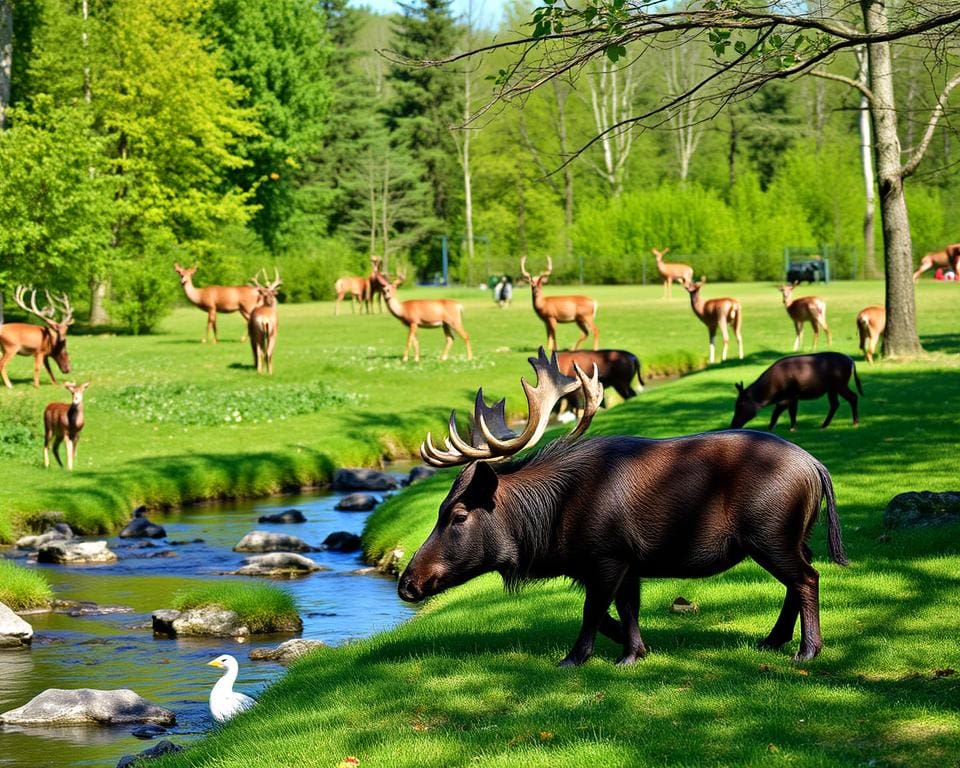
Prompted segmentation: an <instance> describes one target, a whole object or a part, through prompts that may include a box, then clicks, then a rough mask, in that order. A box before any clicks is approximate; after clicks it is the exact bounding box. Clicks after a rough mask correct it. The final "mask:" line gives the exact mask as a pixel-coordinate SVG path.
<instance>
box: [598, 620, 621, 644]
mask: <svg viewBox="0 0 960 768" xmlns="http://www.w3.org/2000/svg"><path fill="white" fill-rule="evenodd" d="M598 629H599V630H600V634H601V635H605V636H606V637H609V638H610V639H611V640H613V642H615V643H620V644H621V645H622V644H623V643H624V642H625V641H624V638H625V637H626V635H624V633H623V624H621V623H620V622H619V621H618V620H617V619H615V618H613V616H611V615H610V614H609V613H608V614H606V615H605V616H604V617H603V618H602V619H600V626H599V627H598Z"/></svg>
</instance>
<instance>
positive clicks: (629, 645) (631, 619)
mask: <svg viewBox="0 0 960 768" xmlns="http://www.w3.org/2000/svg"><path fill="white" fill-rule="evenodd" d="M615 601H616V605H617V613H619V614H620V623H621V624H622V625H623V635H624V638H623V655H622V656H621V657H620V658H619V659H618V660H617V665H618V666H626V665H627V664H633V663H634V662H635V661H636V660H637V659H642V658H643V657H644V656H646V655H647V649H646V648H645V647H644V645H643V640H642V639H641V638H640V624H639V623H638V617H639V615H640V579H639V578H635V577H634V576H633V575H632V574H628V575H627V577H626V578H625V579H624V580H623V581H622V582H621V583H620V589H618V590H617V594H616V597H615Z"/></svg>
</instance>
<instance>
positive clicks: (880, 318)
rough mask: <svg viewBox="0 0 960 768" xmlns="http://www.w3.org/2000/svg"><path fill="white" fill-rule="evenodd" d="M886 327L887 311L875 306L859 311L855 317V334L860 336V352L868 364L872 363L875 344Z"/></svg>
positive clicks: (875, 348)
mask: <svg viewBox="0 0 960 768" xmlns="http://www.w3.org/2000/svg"><path fill="white" fill-rule="evenodd" d="M886 327H887V310H886V309H885V308H884V307H878V306H876V305H874V306H871V307H866V308H864V309H862V310H860V314H859V315H857V334H858V335H859V336H860V351H861V352H863V356H864V357H865V358H866V359H867V362H868V363H872V362H873V356H874V355H875V354H876V352H877V344H878V343H879V341H880V338H881V337H882V336H883V332H884V330H886Z"/></svg>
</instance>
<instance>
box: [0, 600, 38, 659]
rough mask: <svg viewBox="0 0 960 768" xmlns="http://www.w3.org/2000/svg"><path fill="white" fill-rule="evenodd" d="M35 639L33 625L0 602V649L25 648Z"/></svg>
mask: <svg viewBox="0 0 960 768" xmlns="http://www.w3.org/2000/svg"><path fill="white" fill-rule="evenodd" d="M32 641H33V627H31V626H30V625H29V624H28V623H27V622H25V621H24V620H23V619H21V618H20V617H19V616H17V614H15V613H14V612H13V611H12V610H11V609H10V608H9V607H8V606H6V605H4V604H3V603H0V650H2V649H6V648H24V647H26V646H29V645H30V643H31V642H32Z"/></svg>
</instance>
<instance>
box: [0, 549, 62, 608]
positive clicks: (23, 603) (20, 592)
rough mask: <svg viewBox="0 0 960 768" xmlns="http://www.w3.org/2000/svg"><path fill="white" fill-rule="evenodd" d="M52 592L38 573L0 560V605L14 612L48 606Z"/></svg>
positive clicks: (8, 561)
mask: <svg viewBox="0 0 960 768" xmlns="http://www.w3.org/2000/svg"><path fill="white" fill-rule="evenodd" d="M52 599H53V590H52V589H50V585H49V584H48V583H47V580H46V579H45V578H44V576H43V574H42V573H40V572H39V571H36V570H32V569H29V568H24V567H23V566H22V565H17V564H16V563H14V562H12V561H10V560H0V603H3V604H4V605H6V606H7V607H8V608H12V609H13V610H15V611H24V610H27V609H29V608H43V607H45V606H48V605H50V601H51V600H52Z"/></svg>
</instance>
